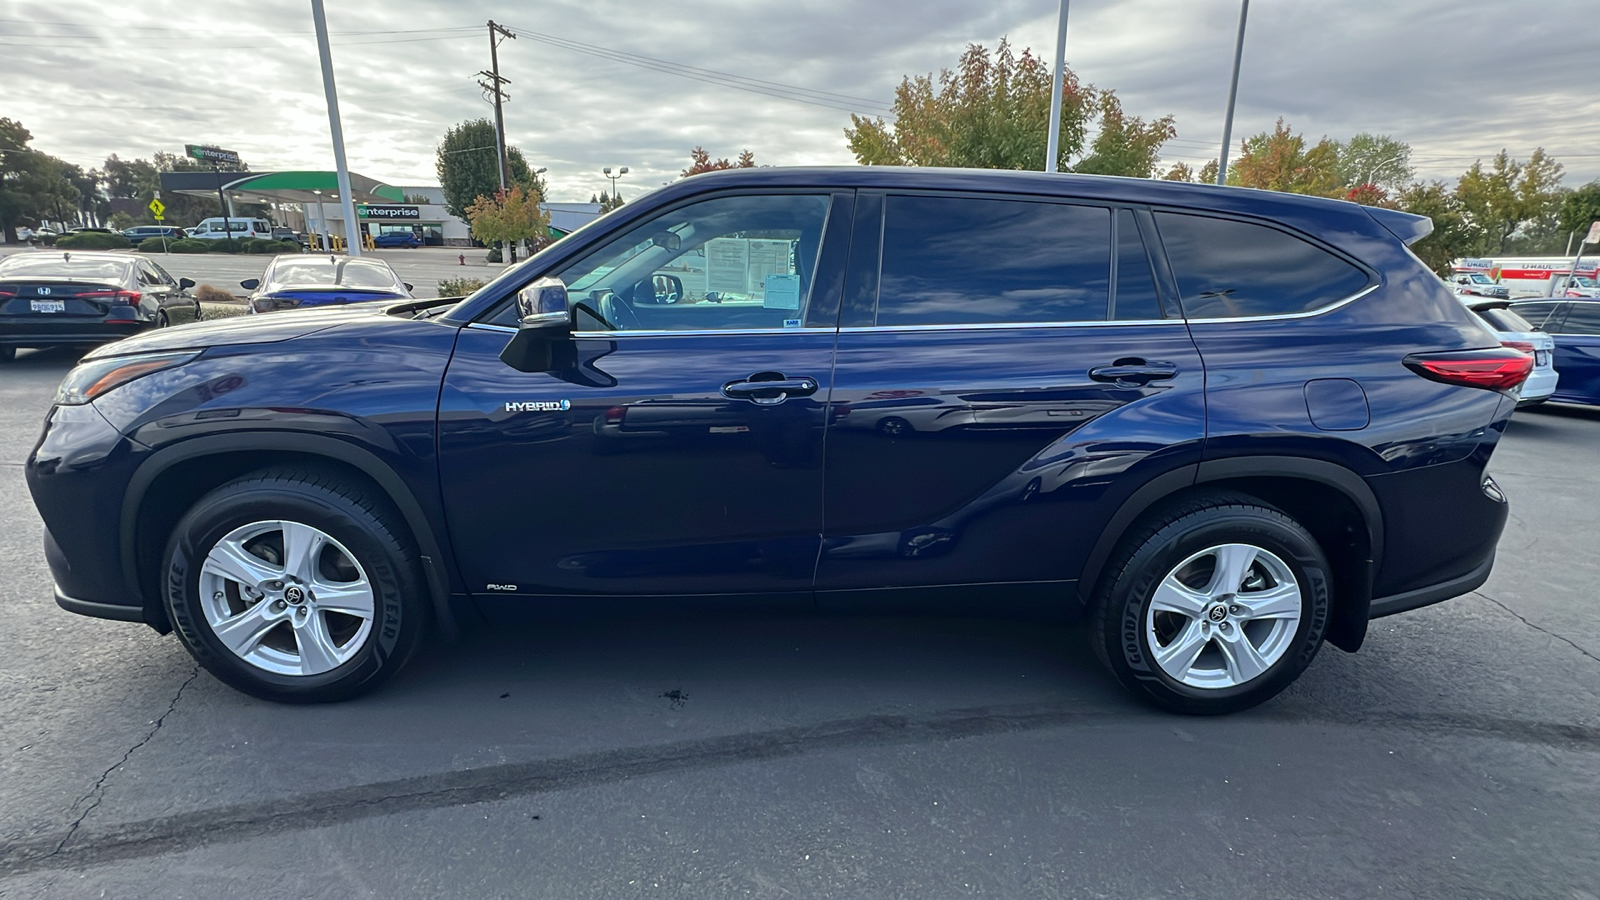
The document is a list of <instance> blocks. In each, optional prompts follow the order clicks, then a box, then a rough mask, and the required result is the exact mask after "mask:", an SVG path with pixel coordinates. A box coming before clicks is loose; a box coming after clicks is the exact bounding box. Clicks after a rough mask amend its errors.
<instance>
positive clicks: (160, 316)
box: [156, 309, 172, 328]
mask: <svg viewBox="0 0 1600 900" xmlns="http://www.w3.org/2000/svg"><path fill="white" fill-rule="evenodd" d="M171 324H172V320H171V319H169V318H167V311H166V310H164V309H163V310H160V311H158V312H157V313H156V327H157V328H166V327H167V326H168V325H171Z"/></svg>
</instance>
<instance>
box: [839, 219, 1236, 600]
mask: <svg viewBox="0 0 1600 900" xmlns="http://www.w3.org/2000/svg"><path fill="white" fill-rule="evenodd" d="M857 206H858V216H857V223H856V227H855V240H854V243H853V252H852V256H851V261H850V276H849V280H848V283H847V286H846V291H845V306H844V313H843V318H842V319H841V329H840V336H839V350H838V359H837V363H836V366H835V369H834V390H833V399H832V402H831V404H830V410H829V421H830V425H829V431H828V441H827V444H828V447H827V453H828V455H827V469H826V496H827V501H826V510H827V515H826V521H825V527H824V546H823V554H822V559H821V561H820V564H819V566H818V574H817V586H818V598H819V601H821V602H822V603H823V604H824V605H825V606H828V605H835V604H837V605H841V606H860V605H862V604H868V605H873V604H881V605H888V606H896V605H900V604H901V603H907V604H910V605H920V604H924V603H927V602H930V597H929V595H927V594H926V593H920V594H906V593H905V592H902V591H898V590H884V589H892V588H899V587H929V586H935V585H981V586H984V588H983V589H982V590H968V591H962V592H956V593H947V594H946V595H945V596H948V597H950V598H952V599H954V600H955V602H956V603H957V604H959V605H967V604H969V603H971V604H976V605H980V606H984V605H995V604H1003V603H1007V602H1010V600H1012V599H1021V598H1024V597H1030V598H1031V597H1033V596H1036V594H1035V593H1034V592H1032V591H1028V592H1024V591H1022V590H1020V589H1024V588H1043V591H1042V596H1043V598H1044V599H1045V600H1046V602H1051V603H1064V602H1066V600H1067V598H1068V597H1069V596H1070V592H1069V591H1068V590H1067V588H1068V587H1069V586H1070V582H1071V581H1072V580H1073V579H1075V578H1077V576H1078V573H1079V571H1080V570H1081V568H1082V566H1083V562H1084V559H1085V557H1086V556H1087V555H1088V553H1089V551H1090V549H1091V548H1092V546H1093V544H1094V542H1095V540H1096V539H1097V538H1098V537H1099V536H1100V531H1101V529H1102V527H1103V526H1104V524H1105V522H1106V521H1107V520H1108V519H1109V517H1110V515H1111V514H1112V512H1113V511H1114V510H1115V509H1116V508H1117V507H1118V506H1120V505H1121V503H1122V501H1123V500H1124V499H1126V498H1127V496H1128V495H1129V494H1130V493H1131V492H1132V491H1133V490H1134V489H1136V488H1137V487H1138V486H1139V485H1140V484H1142V483H1144V482H1145V481H1147V480H1148V479H1149V478H1151V477H1154V476H1155V475H1156V474H1158V473H1161V472H1165V471H1170V470H1171V469H1173V468H1175V467H1178V466H1181V465H1184V464H1186V463H1192V462H1196V461H1198V459H1199V456H1200V443H1201V440H1202V438H1203V436H1204V423H1205V416H1204V403H1203V395H1202V383H1203V378H1202V372H1201V367H1200V359H1199V355H1198V354H1197V352H1196V351H1195V348H1194V344H1193V343H1192V342H1191V340H1190V338H1189V333H1188V330H1187V328H1186V327H1185V325H1184V322H1183V320H1182V318H1181V317H1179V315H1178V312H1177V307H1176V305H1175V304H1172V303H1169V302H1167V301H1166V300H1165V299H1164V298H1163V296H1162V292H1161V291H1160V290H1158V287H1157V282H1156V276H1155V270H1154V269H1153V267H1152V260H1151V256H1150V254H1149V252H1148V250H1147V240H1146V235H1147V234H1148V233H1149V231H1150V228H1149V221H1148V214H1147V213H1145V212H1144V211H1142V210H1137V209H1134V208H1131V207H1113V206H1108V205H1096V204H1092V203H1075V202H1067V201H1061V202H1054V201H1047V200H1035V199H1030V200H1018V199H1014V198H1005V197H993V196H981V195H964V194H951V193H942V194H931V193H930V194H911V193H906V194H889V195H887V196H884V195H875V194H863V195H861V196H860V197H859V198H858V204H857ZM1013 589H1019V590H1013Z"/></svg>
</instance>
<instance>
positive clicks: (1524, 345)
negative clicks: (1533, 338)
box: [1500, 341, 1534, 353]
mask: <svg viewBox="0 0 1600 900" xmlns="http://www.w3.org/2000/svg"><path fill="white" fill-rule="evenodd" d="M1500 346H1502V347H1510V348H1511V349H1513V350H1521V351H1522V352H1523V353H1532V352H1533V351H1534V346H1533V345H1532V344H1530V343H1528V342H1527V341H1501V342H1500Z"/></svg>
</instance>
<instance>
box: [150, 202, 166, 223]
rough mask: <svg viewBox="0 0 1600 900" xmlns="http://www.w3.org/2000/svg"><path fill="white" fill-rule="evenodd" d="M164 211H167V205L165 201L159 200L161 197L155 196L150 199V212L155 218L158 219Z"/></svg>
mask: <svg viewBox="0 0 1600 900" xmlns="http://www.w3.org/2000/svg"><path fill="white" fill-rule="evenodd" d="M166 211H167V205H166V204H165V203H162V202H161V198H159V197H157V198H155V199H153V200H151V201H150V212H151V213H152V214H153V215H154V216H155V217H156V218H158V219H159V218H161V215H162V213H165V212H166Z"/></svg>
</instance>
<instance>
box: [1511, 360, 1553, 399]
mask: <svg viewBox="0 0 1600 900" xmlns="http://www.w3.org/2000/svg"><path fill="white" fill-rule="evenodd" d="M1560 377H1561V376H1560V374H1559V373H1557V372H1556V370H1555V369H1553V368H1549V367H1546V368H1543V369H1534V370H1533V374H1532V375H1529V376H1528V380H1527V381H1524V382H1523V383H1522V390H1521V391H1519V392H1518V394H1517V396H1518V399H1519V400H1521V401H1522V402H1527V401H1529V400H1545V399H1548V398H1549V397H1550V395H1551V394H1554V393H1555V392H1556V382H1557V381H1558V380H1559V379H1560Z"/></svg>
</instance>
